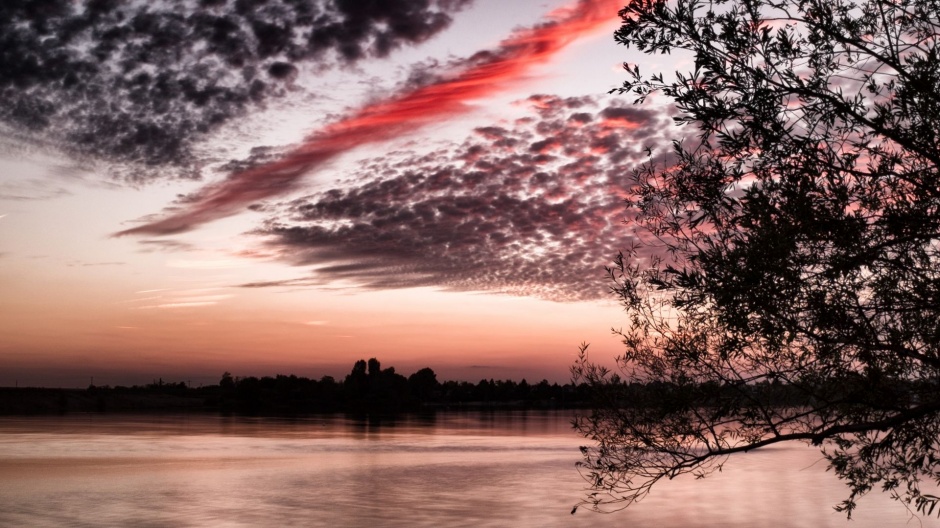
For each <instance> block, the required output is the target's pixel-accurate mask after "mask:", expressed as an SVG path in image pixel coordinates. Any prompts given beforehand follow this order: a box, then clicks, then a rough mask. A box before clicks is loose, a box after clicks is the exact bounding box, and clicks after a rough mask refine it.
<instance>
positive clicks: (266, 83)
mask: <svg viewBox="0 0 940 528" xmlns="http://www.w3.org/2000/svg"><path fill="white" fill-rule="evenodd" d="M467 4H469V0H383V1H381V2H349V1H343V0H314V1H303V2H299V1H294V0H181V1H159V0H158V1H156V2H124V1H120V0H78V1H76V0H48V1H43V2H0V49H2V50H3V53H0V101H3V102H2V103H0V122H2V123H5V124H6V125H8V126H11V127H13V129H14V130H15V131H16V132H17V134H20V135H25V136H27V137H33V138H35V139H36V140H38V141H40V142H43V143H49V142H51V143H53V144H57V145H59V147H60V148H62V149H63V150H65V151H67V152H70V153H71V154H74V155H83V156H91V157H93V158H100V159H105V160H109V161H117V162H131V163H136V164H141V165H144V166H151V167H168V166H175V167H176V168H177V169H178V170H177V171H176V172H175V174H183V175H189V176H194V175H196V174H198V164H197V163H196V161H197V160H196V159H195V157H196V155H195V154H194V151H193V145H194V144H195V143H196V142H198V141H199V140H201V139H202V138H204V137H205V136H206V134H207V133H208V132H210V131H212V130H214V129H216V128H217V127H219V125H221V124H222V123H225V122H227V121H229V120H231V119H233V118H235V117H238V116H240V115H243V114H244V113H245V112H246V111H247V110H248V109H250V108H253V107H256V106H258V105H262V104H263V103H264V102H265V101H266V100H267V99H269V98H271V97H277V96H279V95H283V94H284V93H285V90H286V89H287V88H288V86H289V85H290V83H291V82H292V80H293V79H294V78H295V77H296V76H297V74H298V71H299V69H300V68H303V67H305V66H306V65H308V64H311V63H313V64H316V65H324V64H329V63H337V64H350V63H354V62H356V61H358V60H360V59H363V58H368V57H384V56H386V55H388V54H389V53H390V52H392V51H393V50H395V49H398V48H400V47H402V46H404V45H411V44H417V43H421V42H424V41H426V40H427V39H429V38H430V37H432V36H433V35H435V34H436V33H438V32H440V31H441V30H443V29H444V28H446V27H447V26H448V25H449V24H450V22H451V15H452V14H453V13H454V12H456V11H458V10H460V9H462V8H463V7H465V6H466V5H467ZM163 172H164V173H165V172H167V171H163Z"/></svg>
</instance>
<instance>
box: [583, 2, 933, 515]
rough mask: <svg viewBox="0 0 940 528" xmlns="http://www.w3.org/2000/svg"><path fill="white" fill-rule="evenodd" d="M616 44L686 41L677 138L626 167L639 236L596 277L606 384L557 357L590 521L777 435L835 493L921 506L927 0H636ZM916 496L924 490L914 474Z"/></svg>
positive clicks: (641, 96) (929, 282) (927, 265)
mask: <svg viewBox="0 0 940 528" xmlns="http://www.w3.org/2000/svg"><path fill="white" fill-rule="evenodd" d="M620 15H621V17H622V19H623V24H622V26H621V28H620V29H619V31H618V32H617V34H616V38H617V40H618V41H619V42H621V43H623V44H626V45H627V46H633V47H635V48H636V49H638V50H640V51H642V52H644V53H647V54H657V53H670V52H672V51H680V50H684V52H686V53H689V54H690V55H691V57H692V58H693V59H694V63H693V64H694V66H693V68H692V71H691V72H688V73H676V74H675V76H674V78H667V77H665V76H664V75H663V74H662V73H659V74H656V75H652V76H649V77H647V76H645V75H644V74H642V73H641V72H640V71H639V68H637V67H635V66H628V65H627V66H626V67H627V69H628V71H629V72H630V73H631V77H630V80H629V81H628V82H626V83H625V84H624V86H623V87H622V88H620V89H619V92H620V93H621V94H632V95H633V96H635V97H636V102H637V103H638V104H639V103H643V102H644V100H645V99H647V97H648V96H649V95H651V94H654V93H657V94H660V95H662V96H665V97H666V98H667V99H670V100H671V102H672V103H674V105H675V108H676V109H677V117H676V121H677V123H678V124H679V125H683V129H682V130H689V129H692V128H693V127H694V130H695V131H696V133H695V134H694V137H693V138H686V139H684V140H683V141H679V142H676V143H675V144H674V146H673V151H672V153H671V154H670V155H669V156H665V157H652V156H651V158H650V160H649V162H648V163H646V164H645V165H644V166H642V167H640V168H638V169H636V170H635V171H634V176H635V178H636V186H635V188H634V189H633V190H632V192H633V195H632V197H631V198H630V199H628V204H629V208H630V209H629V210H630V211H631V212H632V215H633V216H634V221H635V224H634V225H636V226H637V229H638V231H637V237H639V239H640V242H639V243H637V244H636V245H635V246H634V247H633V248H632V249H630V250H629V251H627V252H626V253H625V254H621V255H619V256H618V258H617V259H616V261H615V265H614V266H613V267H612V268H610V269H609V272H610V275H611V278H612V279H613V280H614V281H615V282H614V286H613V290H614V292H615V293H616V294H617V295H618V296H619V299H620V300H621V301H622V304H623V306H624V307H625V310H626V312H627V314H628V317H629V322H630V326H629V327H628V329H627V330H623V331H620V334H621V335H622V338H623V342H624V345H625V352H624V353H623V355H622V356H620V357H618V358H617V368H616V369H614V371H617V375H620V376H622V377H623V378H624V379H625V380H628V381H631V382H635V383H643V384H645V387H646V388H647V390H644V391H639V392H636V391H633V392H632V394H634V396H635V397H634V398H633V399H632V400H630V401H627V400H626V399H625V394H627V392H626V389H625V387H627V385H626V384H625V383H622V382H620V380H619V378H616V379H613V376H614V375H615V374H614V372H611V371H608V370H607V369H605V368H603V367H601V366H599V365H597V364H594V363H591V362H590V361H589V360H588V357H587V353H586V347H584V348H583V349H582V354H581V357H580V358H579V360H578V362H577V363H576V364H575V365H574V366H573V368H572V373H573V376H574V378H575V379H576V380H583V381H587V382H589V383H590V384H591V385H592V387H593V388H594V391H595V393H596V394H597V396H598V398H599V399H598V404H597V405H596V408H595V409H594V410H593V411H592V412H591V414H590V415H588V416H583V417H580V418H579V419H578V420H576V423H575V427H576V428H577V430H578V431H579V432H580V433H582V434H583V435H585V436H586V437H587V438H589V439H591V440H593V441H595V442H596V445H594V446H592V447H585V448H582V452H583V453H584V461H583V463H582V468H583V473H584V475H585V477H586V478H587V479H588V480H589V482H590V483H591V486H592V487H593V491H594V493H592V494H591V495H589V497H588V498H587V499H586V500H585V501H584V503H585V504H586V505H588V506H589V507H591V508H594V509H602V508H604V507H605V506H615V507H625V506H627V505H630V504H631V503H634V502H636V501H638V500H640V499H641V498H642V497H644V496H645V495H646V494H647V493H648V492H649V489H650V486H652V485H654V484H655V483H656V482H657V481H659V480H660V479H662V478H672V477H674V476H676V475H679V474H684V473H692V474H695V475H697V476H705V475H708V474H709V473H711V472H713V471H715V470H716V469H720V468H721V466H722V464H723V463H725V461H726V460H727V457H728V456H729V455H732V454H734V453H738V452H742V451H747V450H751V449H756V448H760V447H763V446H767V445H770V444H775V443H778V442H784V441H801V442H806V443H809V444H812V445H815V446H819V447H820V448H821V450H822V453H823V455H824V456H825V458H826V459H827V460H828V463H829V469H830V470H832V471H833V472H834V473H835V474H836V475H838V477H839V478H841V479H843V480H844V481H845V482H846V484H847V485H848V488H849V496H848V498H847V499H846V500H845V501H843V502H842V503H841V504H840V505H838V506H837V508H836V509H838V510H840V511H845V512H847V514H848V515H849V516H851V512H852V510H853V508H854V507H855V500H856V499H857V498H858V497H859V496H861V495H863V494H865V493H867V492H868V491H870V490H871V489H873V488H876V487H878V488H881V489H882V490H884V491H886V492H888V493H890V495H891V496H892V497H893V498H895V499H898V500H900V501H902V502H904V503H907V504H909V505H911V506H913V507H914V508H915V509H916V510H917V511H919V512H922V513H925V514H931V513H933V512H934V509H935V507H936V506H937V504H938V501H940V497H937V496H934V495H931V494H929V493H928V491H929V489H923V490H922V488H921V483H922V482H924V481H928V482H929V481H934V482H938V483H940V419H938V418H940V415H938V412H940V178H938V165H940V148H938V145H940V137H938V136H940V50H938V44H940V42H938V36H940V2H938V1H937V0H854V1H853V0H714V1H705V0H677V1H669V2H666V1H662V0H632V1H631V2H630V4H629V5H627V6H626V7H625V8H624V9H623V10H622V11H621V12H620ZM931 487H932V485H931Z"/></svg>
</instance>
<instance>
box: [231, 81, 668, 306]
mask: <svg viewBox="0 0 940 528" xmlns="http://www.w3.org/2000/svg"><path fill="white" fill-rule="evenodd" d="M530 103H531V104H532V106H533V109H534V116H533V117H532V118H526V119H520V120H518V121H516V122H515V123H514V124H513V125H510V126H489V127H481V128H478V129H476V133H475V134H474V135H473V136H472V137H470V138H468V139H467V140H465V141H464V142H463V143H462V144H459V145H452V146H450V147H447V148H444V149H442V150H439V151H436V152H432V153H430V154H422V155H413V156H410V157H405V158H397V159H389V158H378V159H373V160H369V161H368V162H366V163H364V164H363V166H362V169H361V170H360V172H359V173H358V174H356V175H354V177H353V179H352V181H353V182H358V183H353V184H352V185H350V186H346V187H342V188H334V189H329V190H325V191H323V192H319V193H317V194H315V195H312V196H309V197H307V198H304V199H301V200H297V201H294V202H290V203H287V204H282V206H281V207H282V210H283V212H282V213H281V214H279V215H277V216H275V217H272V218H271V219H269V220H268V221H267V222H266V223H265V224H264V227H263V228H262V229H260V230H259V233H261V234H263V235H266V236H267V237H268V240H269V243H270V245H271V246H273V248H275V249H277V250H278V251H279V252H280V253H281V254H282V255H284V256H285V258H287V259H289V260H291V261H292V262H293V263H295V264H299V265H312V266H314V269H315V271H314V275H313V276H312V277H311V278H302V279H297V280H294V281H287V282H273V283H254V284H251V285H246V286H252V287H264V286H303V285H317V284H327V283H336V282H337V281H348V282H350V283H354V284H358V285H360V286H362V287H365V288H375V289H386V288H401V287H414V286H433V287H440V288H445V289H453V290H487V291H500V292H506V293H510V294H517V295H534V296H539V297H544V298H549V299H556V300H582V299H593V298H599V297H602V296H604V295H606V290H607V283H606V282H605V280H604V276H605V271H604V266H605V265H607V264H609V263H610V262H611V261H612V259H613V257H614V256H615V255H616V254H617V252H618V251H619V250H621V249H624V248H626V247H628V246H629V245H630V244H631V242H632V240H631V234H630V231H629V229H627V228H626V227H625V226H624V225H623V224H622V221H623V219H624V218H625V216H626V213H627V211H626V210H625V208H624V204H623V197H624V196H625V195H626V192H627V190H628V189H629V188H630V186H631V185H632V180H631V171H630V168H631V166H632V165H635V164H637V163H639V162H641V161H643V160H646V159H647V155H646V153H645V148H646V147H648V146H649V147H652V148H654V149H656V150H664V149H667V148H668V145H669V141H668V138H667V137H665V136H664V134H667V133H668V132H669V130H670V128H671V127H670V124H671V120H670V119H668V117H667V116H665V115H663V114H660V113H657V112H656V111H653V110H650V109H632V108H631V109H624V108H621V107H620V106H616V105H615V106H609V107H606V108H599V107H600V104H599V103H598V102H597V101H595V100H594V99H592V98H589V97H581V98H560V97H553V96H546V95H540V96H534V97H532V98H531V99H530ZM572 108H578V109H579V113H578V115H579V117H578V118H577V119H575V120H572V119H570V116H571V113H572V112H571V110H572ZM622 110H630V114H629V116H630V123H631V124H630V125H629V126H619V127H618V126H615V123H614V122H613V121H612V116H620V115H622ZM637 138H643V139H642V140H638V139H637ZM496 145H499V146H496Z"/></svg>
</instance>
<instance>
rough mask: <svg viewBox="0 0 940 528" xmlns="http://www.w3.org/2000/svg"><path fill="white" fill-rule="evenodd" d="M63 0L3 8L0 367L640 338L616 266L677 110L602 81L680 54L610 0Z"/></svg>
mask: <svg viewBox="0 0 940 528" xmlns="http://www.w3.org/2000/svg"><path fill="white" fill-rule="evenodd" d="M60 4H61V5H62V6H65V7H63V8H62V9H60V11H59V12H57V13H51V14H50V13H49V12H46V13H43V14H42V15H38V14H34V13H33V14H31V13H26V12H23V13H20V12H12V13H4V14H3V15H2V16H0V20H2V22H0V25H2V27H0V35H3V36H4V38H5V39H6V41H5V42H4V44H3V45H4V46H5V47H6V48H7V49H9V50H11V54H10V56H12V57H16V58H15V59H4V60H7V62H6V63H2V64H0V66H2V67H3V68H4V69H5V70H6V72H5V73H4V75H0V78H2V79H3V80H0V91H2V96H3V97H2V99H0V101H2V102H0V176H2V178H0V291H2V295H0V314H2V316H0V386H13V385H14V384H18V385H20V386H24V385H41V386H64V387H72V386H75V387H79V386H85V385H87V384H88V383H89V381H90V379H91V377H92V376H93V377H94V382H95V384H98V385H105V384H108V385H117V384H133V383H146V382H150V381H151V380H152V379H154V378H157V377H162V378H163V379H164V380H173V381H177V380H189V381H192V383H193V385H196V384H198V383H216V382H217V381H218V379H219V378H220V376H221V374H222V372H224V371H230V372H232V373H233V374H235V375H240V376H247V375H254V376H264V375H274V374H278V373H283V374H297V375H301V376H308V377H315V378H319V377H320V376H323V375H332V376H336V377H341V376H344V375H345V374H346V373H348V371H349V369H350V368H351V366H352V364H353V363H354V362H355V361H356V360H357V359H360V358H370V357H377V358H378V359H379V360H380V361H381V362H382V364H383V366H394V367H395V368H396V370H397V371H398V372H400V373H403V374H406V375H407V374H409V373H411V372H413V371H415V370H417V369H419V368H422V367H425V366H429V367H431V368H433V369H434V370H435V372H437V374H438V378H439V379H459V380H468V381H478V380H480V379H482V378H497V379H505V378H512V379H516V380H520V379H522V378H526V379H528V380H529V381H537V380H540V379H542V378H547V379H549V380H551V381H558V382H564V381H566V380H567V379H568V367H569V366H570V365H571V363H572V362H573V360H574V358H575V355H576V353H577V350H578V345H579V343H581V342H582V341H587V342H590V343H591V353H592V357H593V358H595V359H597V360H600V361H607V360H610V359H612V358H613V357H614V356H615V355H617V354H618V353H619V350H620V347H619V342H618V340H617V338H616V337H615V336H613V335H611V332H610V329H611V327H620V326H622V325H623V324H625V323H626V321H625V318H624V317H623V316H622V313H621V311H620V309H619V307H618V305H617V303H616V301H615V299H613V298H611V296H610V294H609V293H608V287H609V283H608V281H607V280H606V278H605V272H604V266H605V265H607V264H608V263H610V262H611V260H612V259H613V257H614V256H615V255H616V254H617V252H618V250H620V249H623V248H626V247H629V246H630V245H631V243H632V242H633V239H632V230H631V228H630V226H629V225H624V223H623V219H624V218H625V216H626V214H627V211H626V209H625V208H624V205H623V203H622V200H623V198H624V196H625V195H626V192H627V190H628V189H629V186H630V177H629V176H630V169H631V167H633V166H635V165H636V164H637V163H639V162H642V161H643V160H645V159H646V153H645V150H646V149H647V147H649V148H652V149H653V151H654V153H655V152H664V151H665V150H666V149H667V145H668V144H669V141H670V139H671V138H672V137H675V136H676V129H675V128H674V127H673V125H672V120H671V117H670V112H669V110H668V109H667V108H664V107H661V106H658V102H657V101H656V100H653V101H651V102H649V103H647V104H646V105H645V106H642V107H639V106H632V105H631V101H630V99H629V98H627V97H624V96H612V95H607V92H608V91H609V90H611V89H612V88H615V87H617V86H619V85H620V84H621V82H622V81H623V80H624V79H625V78H626V73H625V72H624V71H623V69H622V66H621V65H622V63H623V62H624V61H626V62H631V63H633V62H639V63H640V64H641V68H644V69H646V70H647V71H650V70H660V69H661V70H666V71H672V70H674V69H676V68H680V69H681V61H678V60H676V59H674V58H672V59H668V58H667V59H666V60H672V61H673V63H670V64H661V63H656V62H655V61H656V60H662V59H657V58H655V57H654V58H648V57H645V56H640V55H638V54H637V53H636V51H635V50H628V49H626V48H624V47H622V46H619V45H617V44H616V43H615V42H614V39H613V32H614V30H615V29H616V28H617V27H618V26H619V19H618V18H617V10H618V8H619V7H620V3H619V2H618V1H616V0H593V1H591V0H584V1H581V2H564V1H545V0H513V1H512V2H505V1H501V0H472V1H461V0H425V1H423V2H422V1H416V0H402V1H401V2H394V1H389V2H380V3H379V4H381V7H378V8H373V9H372V10H370V11H365V10H363V11H362V12H358V11H357V8H358V7H361V6H364V5H365V4H366V2H351V3H349V4H353V5H352V6H345V5H339V4H341V3H340V2H336V4H337V5H334V0H324V1H321V2H313V3H312V5H313V6H314V7H313V9H311V10H310V12H305V11H304V10H302V9H301V8H300V6H301V5H304V3H302V2H294V1H290V0H268V1H267V2H263V1H247V0H238V1H234V0H230V1H228V2H226V1H224V0H221V1H202V2H199V1H197V0H192V1H174V2H164V3H161V2H157V3H142V2H106V1H105V2H71V1H63V2H60ZM109 4H113V5H109ZM143 6H149V7H143ZM0 9H9V10H11V11H15V8H0ZM53 11H54V10H53ZM40 20H41V23H40ZM17 46H19V47H20V49H17ZM17 60H18V61H19V62H16V61H17Z"/></svg>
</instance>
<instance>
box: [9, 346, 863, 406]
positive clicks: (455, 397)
mask: <svg viewBox="0 0 940 528" xmlns="http://www.w3.org/2000/svg"><path fill="white" fill-rule="evenodd" d="M847 388H848V387H847V386H846V385H840V386H838V387H832V389H837V392H839V393H844V392H845V390H846V389H847ZM811 392H813V393H816V394H817V395H818V388H817V390H816V391H811ZM832 396H836V394H835V393H833V394H832ZM842 396H844V394H842ZM742 398H744V399H752V400H755V399H759V400H760V401H761V402H764V403H765V404H769V405H779V406H800V405H806V404H811V403H812V400H813V398H811V397H809V396H808V393H807V391H806V390H805V388H799V387H797V386H794V385H785V384H781V383H768V382H763V383H755V384H747V385H741V386H737V387H729V386H724V387H719V386H717V385H714V386H713V385H711V384H705V385H691V386H690V385H683V386H678V385H671V384H664V383H651V384H643V383H637V382H630V383H628V382H625V381H624V380H620V379H619V378H615V381H614V382H613V383H612V384H611V385H607V386H605V387H602V388H601V390H599V389H598V387H592V386H590V385H587V384H577V385H575V384H572V383H566V384H564V385H559V384H558V383H549V382H548V381H546V380H542V381H540V382H538V383H528V382H527V381H526V380H525V379H523V380H522V381H519V382H515V381H512V380H493V379H482V380H480V381H479V382H477V383H475V384H474V383H469V382H466V381H444V382H439V381H438V380H437V375H436V374H435V373H434V371H433V370H431V369H430V368H423V369H421V370H419V371H417V372H415V373H413V374H411V375H410V376H408V377H405V376H403V375H401V374H399V373H397V372H396V371H395V368H394V367H389V368H385V369H383V368H382V366H381V364H380V363H379V361H378V360H377V359H375V358H372V359H370V360H368V361H365V360H359V361H357V362H356V364H355V365H353V368H352V371H351V372H350V373H349V374H347V375H346V377H345V378H344V379H342V380H337V379H335V378H333V377H332V376H324V377H322V378H320V379H319V380H315V379H310V378H305V377H301V376H294V375H277V376H273V377H272V376H265V377H261V378H258V377H255V376H247V377H236V376H233V375H232V374H230V373H228V372H226V373H224V374H223V375H222V377H221V379H220V380H219V384H218V385H207V386H201V387H197V388H194V387H190V386H188V385H187V384H186V383H184V382H164V381H163V380H162V379H160V380H157V381H154V382H153V383H151V384H148V385H143V386H139V385H135V386H132V387H123V386H115V387H110V386H94V385H92V386H89V387H88V388H87V389H45V388H9V387H8V388H0V414H47V413H64V412H147V411H153V412H157V411H217V412H234V413H243V414H270V415H276V414H303V413H319V412H348V413H363V414H365V413H384V414H389V413H397V412H407V411H417V410H422V409H432V410H433V409H447V408H503V407H505V408H537V409H559V408H590V407H597V406H610V405H614V406H617V407H651V408H652V407H657V406H662V405H663V404H664V403H667V402H672V403H673V404H675V405H680V406H689V405H692V406H702V405H704V406H721V405H725V404H727V403H729V402H732V401H741V399H742Z"/></svg>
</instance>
